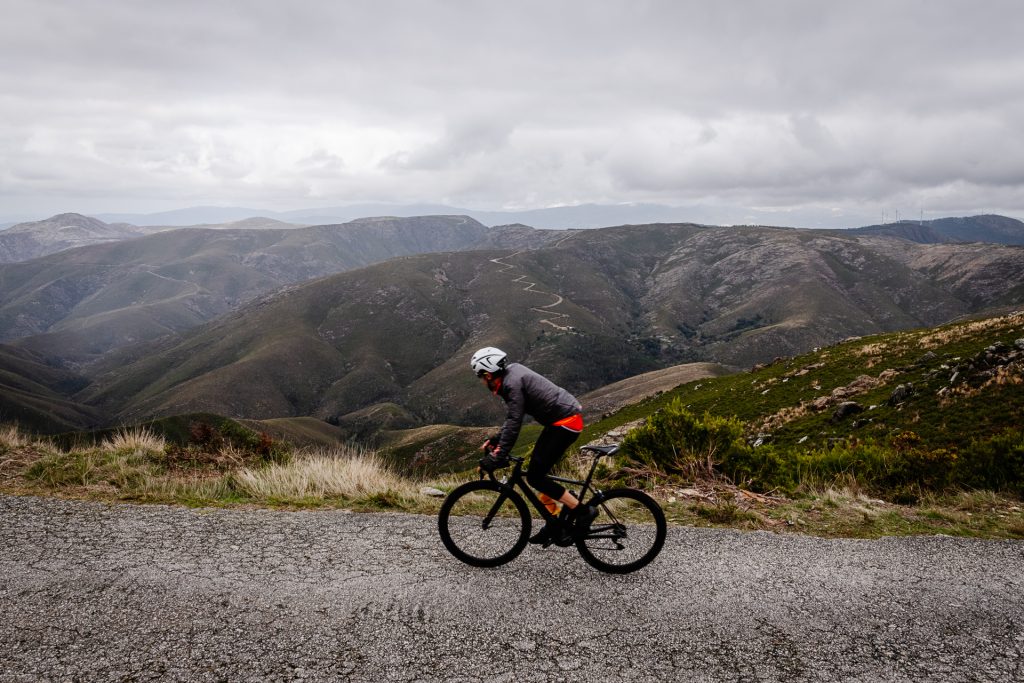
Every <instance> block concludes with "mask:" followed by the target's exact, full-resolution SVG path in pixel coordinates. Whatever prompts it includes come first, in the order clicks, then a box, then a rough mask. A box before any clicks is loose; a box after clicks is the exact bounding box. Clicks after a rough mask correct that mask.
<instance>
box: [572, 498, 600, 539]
mask: <svg viewBox="0 0 1024 683" xmlns="http://www.w3.org/2000/svg"><path fill="white" fill-rule="evenodd" d="M597 512H598V511H597V508H596V507H594V506H593V505H578V506H577V507H576V509H575V510H573V511H572V530H573V533H574V534H575V535H577V536H581V535H583V534H585V533H587V531H588V530H589V529H590V524H591V523H592V522H593V521H594V520H595V519H597Z"/></svg>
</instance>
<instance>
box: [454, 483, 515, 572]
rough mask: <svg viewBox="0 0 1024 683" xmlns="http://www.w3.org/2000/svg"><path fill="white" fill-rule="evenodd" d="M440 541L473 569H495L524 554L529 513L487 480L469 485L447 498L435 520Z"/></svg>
mask: <svg viewBox="0 0 1024 683" xmlns="http://www.w3.org/2000/svg"><path fill="white" fill-rule="evenodd" d="M437 530H438V532H440V534H441V541H442V542H443V543H444V547H445V548H447V549H448V552H450V553H451V554H452V555H454V556H455V557H457V558H459V559H460V560H462V561H463V562H465V563H466V564H470V565H473V566H474V567H497V566H499V565H502V564H505V563H506V562H511V561H512V560H514V559H515V558H516V556H518V555H519V553H521V552H523V549H524V548H525V547H526V543H527V541H528V540H529V538H530V511H529V509H528V508H527V507H526V502H525V501H524V500H523V497H522V496H520V495H519V494H518V493H516V492H515V491H511V490H507V489H503V488H502V486H500V485H499V484H497V483H496V482H493V481H489V480H481V481H471V482H468V483H466V484H463V485H462V486H459V487H458V488H457V489H455V490H454V491H452V492H451V493H449V494H448V497H447V498H445V501H444V503H442V504H441V512H440V513H439V514H438V517H437Z"/></svg>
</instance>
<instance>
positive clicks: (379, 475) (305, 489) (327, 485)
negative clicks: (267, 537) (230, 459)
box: [233, 448, 419, 501]
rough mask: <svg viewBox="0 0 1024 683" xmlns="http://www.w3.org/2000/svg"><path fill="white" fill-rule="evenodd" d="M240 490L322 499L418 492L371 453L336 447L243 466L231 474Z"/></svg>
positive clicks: (391, 496) (257, 494)
mask: <svg viewBox="0 0 1024 683" xmlns="http://www.w3.org/2000/svg"><path fill="white" fill-rule="evenodd" d="M233 478H234V481H235V485H236V487H237V488H238V490H239V491H240V492H242V493H243V494H245V495H248V496H251V497H253V498H258V499H264V500H276V501H288V500H308V499H314V500H323V499H325V498H353V499H356V498H366V497H369V496H373V495H386V497H387V498H388V500H391V499H394V498H395V496H398V497H404V496H408V497H415V496H418V495H419V494H418V491H416V489H415V488H414V486H413V485H412V483H411V482H410V481H409V480H406V479H403V478H402V477H400V476H399V475H397V474H396V473H395V472H394V471H393V470H391V468H389V467H388V466H387V465H386V464H385V462H384V460H383V459H382V458H381V457H379V456H378V455H376V454H374V453H369V452H366V451H362V450H358V449H354V448H340V449H336V450H333V451H323V450H322V451H318V452H313V453H309V454H304V455H300V456H297V457H296V458H295V459H294V460H292V461H291V462H289V463H287V464H283V465H268V466H266V467H261V468H244V469H242V470H240V471H238V472H236V473H235V474H234V475H233Z"/></svg>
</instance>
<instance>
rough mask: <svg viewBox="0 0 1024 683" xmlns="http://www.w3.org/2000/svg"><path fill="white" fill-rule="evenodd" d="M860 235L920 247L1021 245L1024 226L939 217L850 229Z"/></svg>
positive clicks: (1002, 218) (983, 218)
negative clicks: (891, 238)
mask: <svg viewBox="0 0 1024 683" xmlns="http://www.w3.org/2000/svg"><path fill="white" fill-rule="evenodd" d="M851 232H853V233H855V234H861V235H887V236H889V237H899V238H902V239H905V240H910V241H912V242H920V243H922V244H938V243H941V242H988V243H991V244H1024V223H1021V222H1020V221H1018V220H1017V219H1015V218H1007V217H1006V216H993V215H986V216H971V217H968V218H939V219H936V220H931V221H900V222H898V223H887V224H884V225H869V226H866V227H863V228H855V229H853V230H851Z"/></svg>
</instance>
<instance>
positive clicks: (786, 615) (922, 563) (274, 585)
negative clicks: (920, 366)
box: [0, 497, 1024, 682]
mask: <svg viewBox="0 0 1024 683" xmlns="http://www.w3.org/2000/svg"><path fill="white" fill-rule="evenodd" d="M1022 592H1024V543H1020V542H987V541H970V540H958V539H953V538H945V537H931V538H904V539H885V540H881V541H853V540H822V539H818V538H806V537H800V536H789V535H772V534H767V533H737V532H731V531H708V530H697V529H686V528H680V529H672V530H670V533H669V539H668V542H667V544H666V547H665V550H664V551H663V552H662V554H661V556H660V557H659V558H658V559H657V560H655V562H654V563H653V564H651V565H650V566H649V567H647V568H646V569H644V570H642V571H640V572H638V573H636V574H633V575H627V576H624V577H615V576H608V575H604V574H601V573H599V572H597V571H595V570H593V569H591V568H590V567H589V566H587V565H586V564H584V562H583V561H582V560H581V559H580V558H579V556H578V555H577V554H576V552H575V550H574V549H571V548H568V549H557V548H550V549H548V550H543V551H542V550H538V549H533V548H531V549H528V550H527V551H526V552H525V553H524V554H523V555H522V556H520V557H519V558H518V559H517V560H516V561H515V562H513V563H512V564H510V565H507V566H506V567H504V568H500V569H492V570H482V569H473V568H471V567H468V566H464V565H462V564H460V563H459V562H457V561H456V560H455V559H454V558H452V557H450V556H449V555H448V554H447V553H446V552H445V550H444V548H443V546H442V545H441V543H440V541H439V540H438V537H437V532H436V530H435V522H434V519H433V518H431V517H420V516H412V515H376V514H375V515H370V514H352V513H345V512H338V511H321V512H275V511H260V510H188V509H181V508H171V507H158V506H142V507H133V506H121V505H116V506H107V505H102V504H92V503H77V502H65V501H53V500H43V499H36V498H12V497H0V681H3V682H7V681H33V682H34V681H39V680H60V681H64V680H68V681H74V680H82V681H93V680H97V681H108V680H172V681H179V680H180V681H278V680H289V681H290V680H309V681H333V680H340V681H350V680H351V681H436V680H466V681H518V680H527V679H530V680H536V681H588V682H593V681H620V680H621V681H668V680H685V681H705V680H707V681H711V680H715V681H717V680H722V681H740V680H746V681H754V680H782V681H803V680H814V681H830V680H859V681H890V680H891V681H907V680H935V681H1022V680H1024V597H1022Z"/></svg>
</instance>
